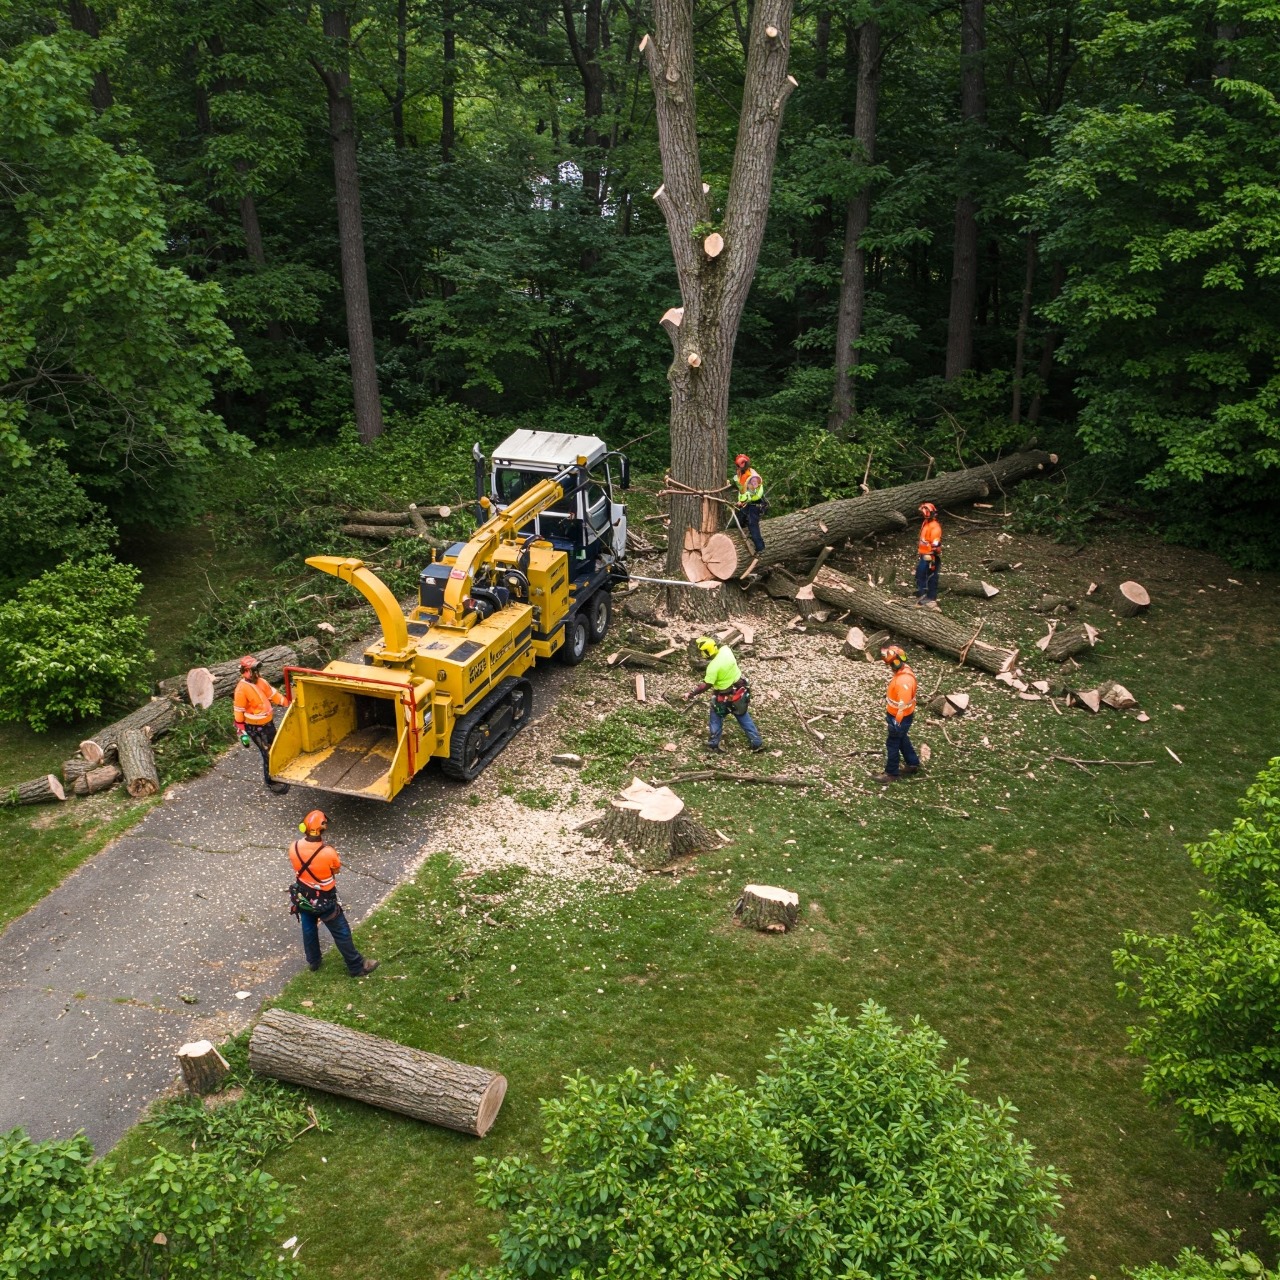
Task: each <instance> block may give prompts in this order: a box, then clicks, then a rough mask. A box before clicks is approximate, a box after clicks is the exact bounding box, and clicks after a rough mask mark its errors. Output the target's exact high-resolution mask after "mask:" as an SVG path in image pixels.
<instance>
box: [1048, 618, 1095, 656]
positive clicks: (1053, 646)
mask: <svg viewBox="0 0 1280 1280" xmlns="http://www.w3.org/2000/svg"><path fill="white" fill-rule="evenodd" d="M1098 634H1099V633H1098V628H1097V627H1091V626H1090V625H1089V624H1088V623H1087V622H1086V623H1083V624H1082V625H1081V626H1079V627H1059V628H1057V630H1055V631H1051V632H1050V633H1049V634H1048V635H1047V636H1042V637H1041V638H1040V639H1039V640H1037V641H1036V644H1037V646H1038V647H1040V648H1041V649H1043V650H1044V656H1045V657H1046V658H1048V659H1049V661H1050V662H1066V660H1067V659H1068V658H1073V657H1075V655H1076V654H1077V653H1084V652H1086V651H1087V650H1089V649H1092V648H1093V646H1094V645H1096V644H1097V643H1098Z"/></svg>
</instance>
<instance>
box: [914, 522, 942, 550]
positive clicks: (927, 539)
mask: <svg viewBox="0 0 1280 1280" xmlns="http://www.w3.org/2000/svg"><path fill="white" fill-rule="evenodd" d="M940 546H942V526H941V525H940V524H939V523H938V522H937V521H936V520H933V519H930V520H926V521H925V522H924V523H923V524H922V525H921V526H920V541H919V543H918V544H917V550H918V551H919V552H920V554H921V555H922V556H931V555H933V554H934V552H936V551H937V550H938V548H939V547H940Z"/></svg>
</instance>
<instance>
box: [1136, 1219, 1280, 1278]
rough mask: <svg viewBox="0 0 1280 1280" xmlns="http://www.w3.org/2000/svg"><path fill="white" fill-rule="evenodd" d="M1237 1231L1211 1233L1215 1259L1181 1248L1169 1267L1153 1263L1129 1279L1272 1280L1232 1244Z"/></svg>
mask: <svg viewBox="0 0 1280 1280" xmlns="http://www.w3.org/2000/svg"><path fill="white" fill-rule="evenodd" d="M1239 1234H1240V1233H1239V1232H1232V1231H1215V1232H1214V1233H1213V1243H1214V1248H1215V1251H1216V1252H1217V1255H1218V1257H1217V1260H1216V1261H1214V1260H1212V1259H1210V1258H1206V1257H1205V1256H1204V1255H1203V1254H1201V1253H1197V1252H1196V1250H1194V1249H1183V1251H1182V1252H1181V1253H1180V1254H1178V1259H1177V1261H1176V1262H1175V1263H1174V1265H1173V1266H1172V1267H1165V1266H1161V1265H1160V1264H1159V1263H1158V1262H1153V1263H1151V1264H1150V1265H1148V1266H1145V1267H1139V1268H1138V1270H1137V1271H1134V1272H1131V1273H1130V1274H1131V1275H1132V1280H1223V1277H1224V1276H1236V1277H1238V1278H1239V1280H1246V1278H1250V1277H1256V1280H1276V1273H1275V1272H1274V1271H1272V1270H1270V1269H1269V1268H1267V1267H1264V1266H1263V1265H1262V1260H1261V1259H1260V1258H1259V1257H1258V1256H1257V1255H1256V1254H1253V1253H1241V1251H1240V1249H1239V1247H1238V1246H1237V1244H1236V1239H1237V1237H1238V1236H1239Z"/></svg>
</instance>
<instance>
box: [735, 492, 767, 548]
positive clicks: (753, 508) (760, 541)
mask: <svg viewBox="0 0 1280 1280" xmlns="http://www.w3.org/2000/svg"><path fill="white" fill-rule="evenodd" d="M738 514H739V515H740V516H741V517H742V518H743V520H744V521H746V525H747V534H748V535H749V537H750V538H751V545H752V546H753V547H755V549H756V554H757V555H759V554H760V553H761V552H762V551H763V550H764V536H763V535H762V534H761V532H760V504H759V503H758V502H744V503H743V504H742V505H741V506H740V507H739V508H738Z"/></svg>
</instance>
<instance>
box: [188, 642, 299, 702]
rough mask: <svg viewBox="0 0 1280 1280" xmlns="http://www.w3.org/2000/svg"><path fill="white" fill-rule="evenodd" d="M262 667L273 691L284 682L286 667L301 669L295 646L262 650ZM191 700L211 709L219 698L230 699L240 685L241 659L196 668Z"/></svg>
mask: <svg viewBox="0 0 1280 1280" xmlns="http://www.w3.org/2000/svg"><path fill="white" fill-rule="evenodd" d="M253 656H254V657H255V658H257V659H258V661H259V662H260V663H262V678H263V679H264V680H265V681H266V682H267V683H268V684H269V685H271V686H272V687H273V688H274V687H275V686H276V685H278V684H279V683H280V681H281V680H282V679H283V678H284V669H285V667H295V666H297V665H298V661H299V657H300V655H299V653H298V650H297V649H296V648H294V646H293V645H289V644H277V645H272V646H271V648H269V649H259V650H258V651H257V652H256V653H255V654H254V655H253ZM186 683H187V697H188V699H190V702H191V705H192V706H193V707H208V706H211V705H212V704H213V701H214V699H215V698H229V697H230V696H231V695H232V694H233V693H234V692H235V690H236V685H238V684H239V683H240V659H239V658H232V659H231V660H230V661H229V662H217V663H214V665H213V666H211V667H192V668H191V670H190V671H188V672H187V681H186Z"/></svg>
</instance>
